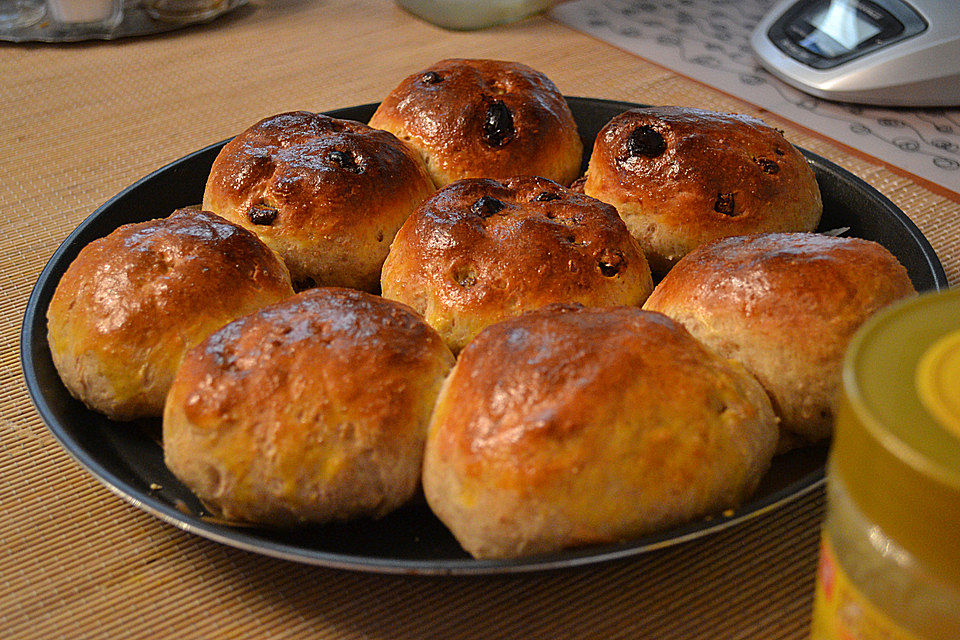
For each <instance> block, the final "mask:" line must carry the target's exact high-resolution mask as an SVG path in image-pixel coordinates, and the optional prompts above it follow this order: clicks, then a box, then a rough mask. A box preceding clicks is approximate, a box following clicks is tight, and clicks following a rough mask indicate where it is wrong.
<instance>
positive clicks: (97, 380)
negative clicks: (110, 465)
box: [47, 209, 293, 420]
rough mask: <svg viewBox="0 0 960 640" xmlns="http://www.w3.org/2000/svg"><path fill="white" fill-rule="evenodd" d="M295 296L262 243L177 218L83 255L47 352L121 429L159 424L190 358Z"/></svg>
mask: <svg viewBox="0 0 960 640" xmlns="http://www.w3.org/2000/svg"><path fill="white" fill-rule="evenodd" d="M290 295H293V289H292V288H291V286H290V275H289V273H288V272H287V269H286V267H285V266H284V265H283V262H282V261H281V260H280V259H279V258H278V257H277V256H276V255H275V254H274V253H273V252H272V251H271V250H270V249H269V248H267V247H266V246H265V245H264V244H263V243H262V242H260V241H259V240H258V239H257V237H256V236H255V235H253V234H252V233H250V232H248V231H246V230H244V229H242V228H240V227H238V226H236V225H234V224H231V223H229V222H227V221H226V220H223V219H221V218H218V217H217V216H215V215H213V214H210V213H207V212H202V211H193V210H189V209H180V210H178V211H175V212H174V213H173V214H172V215H171V216H170V217H168V218H164V219H160V220H150V221H148V222H141V223H138V224H128V225H124V226H122V227H120V228H119V229H117V230H116V231H114V232H113V233H111V234H110V235H108V236H106V237H105V238H101V239H99V240H95V241H94V242H91V243H90V244H89V245H87V246H86V247H84V248H83V249H82V250H81V251H80V254H79V255H78V256H77V257H76V259H75V260H74V261H73V262H72V263H71V264H70V266H69V267H68V268H67V270H66V272H65V273H64V274H63V277H62V278H61V279H60V282H59V284H58V285H57V289H56V291H55V292H54V294H53V298H52V299H51V301H50V307H49V308H48V309H47V326H48V340H49V343H50V353H51V355H52V356H53V363H54V364H55V365H56V367H57V371H58V372H59V373H60V377H61V378H62V379H63V382H64V384H65V385H66V387H67V389H69V391H70V393H71V394H72V395H73V396H74V397H76V398H78V399H80V400H82V401H83V402H84V403H86V404H87V405H88V406H89V407H90V408H92V409H95V410H97V411H100V412H102V413H105V414H107V415H108V416H110V417H111V418H113V419H116V420H127V419H132V418H138V417H144V416H159V415H160V414H161V413H162V412H163V401H164V398H165V397H166V395H167V389H169V387H170V382H171V381H172V380H173V375H174V373H175V372H176V370H177V367H178V366H179V365H180V360H181V358H182V357H183V354H184V353H185V352H186V351H187V349H189V348H190V347H192V346H194V345H195V344H197V343H198V342H200V341H201V340H203V339H204V338H206V337H207V336H208V335H209V334H210V333H212V332H213V331H214V330H216V329H218V328H220V327H221V326H223V325H224V324H226V323H227V322H230V321H231V320H234V319H235V318H238V317H240V316H242V315H246V314H247V313H250V312H251V311H254V310H256V309H259V308H260V307H263V306H265V305H267V304H271V303H273V302H277V301H279V300H282V299H283V298H286V297H287V296H290Z"/></svg>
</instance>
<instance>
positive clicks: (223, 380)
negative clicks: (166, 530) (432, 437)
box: [163, 288, 453, 526]
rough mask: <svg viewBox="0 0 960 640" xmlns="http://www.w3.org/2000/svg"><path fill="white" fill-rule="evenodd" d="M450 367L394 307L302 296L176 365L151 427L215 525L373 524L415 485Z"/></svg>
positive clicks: (362, 298)
mask: <svg viewBox="0 0 960 640" xmlns="http://www.w3.org/2000/svg"><path fill="white" fill-rule="evenodd" d="M451 366H453V354H451V353H450V351H449V349H447V347H446V346H445V345H444V344H443V341H442V340H441V339H440V336H438V335H437V333H436V331H434V330H433V329H431V328H430V327H429V326H427V325H426V323H424V322H423V319H421V318H420V317H419V316H418V315H417V314H416V313H414V312H413V310H411V309H409V308H408V307H406V306H404V305H401V304H398V303H396V302H393V301H390V300H384V299H383V298H380V297H378V296H374V295H371V294H369V293H364V292H362V291H356V290H353V289H341V288H317V289H311V290H309V291H305V292H303V293H301V294H298V295H296V296H294V297H292V298H289V299H287V300H285V301H283V302H280V303H278V304H275V305H271V306H269V307H266V308H264V309H262V310H261V311H259V312H257V313H254V314H251V315H249V316H246V317H244V318H241V319H239V320H237V321H236V322H233V323H231V324H229V325H227V326H225V327H224V328H223V329H221V330H220V331H217V332H216V333H214V334H213V335H211V336H210V337H209V338H208V339H207V340H205V341H204V342H203V343H201V344H200V345H199V346H197V347H196V348H195V349H193V350H191V351H190V352H189V353H188V354H187V356H186V358H184V362H183V366H182V367H181V368H180V371H179V372H178V373H177V377H176V379H175V380H174V382H173V386H172V387H171V389H170V395H169V396H168V398H167V404H166V409H165V411H164V415H163V444H164V456H165V460H166V464H167V466H168V467H169V468H170V470H171V471H172V472H173V473H174V474H175V475H176V476H177V477H178V478H179V479H180V480H181V481H182V482H183V483H184V484H185V485H186V486H187V487H189V488H190V489H191V490H192V491H193V492H194V493H195V494H196V495H197V496H198V497H199V498H200V499H201V500H202V501H203V502H204V504H205V505H206V506H207V507H208V508H210V509H211V510H212V511H213V512H214V513H215V514H217V515H218V516H220V517H223V518H226V519H228V520H236V521H242V522H253V523H259V524H269V525H275V526H292V525H297V524H301V523H322V522H328V521H331V520H346V519H350V518H356V517H361V516H369V517H378V516H382V515H384V514H386V513H388V512H389V511H391V510H393V509H395V508H397V507H399V506H400V505H402V504H403V503H405V502H406V501H407V500H408V499H410V497H411V496H413V495H414V494H415V492H416V490H417V488H418V487H419V485H420V469H421V461H422V459H423V448H424V441H425V440H426V435H427V424H428V422H429V419H430V413H431V411H432V409H433V404H434V401H435V399H436V396H437V393H438V392H439V389H440V385H441V383H442V382H443V379H444V377H445V376H446V375H447V373H448V372H449V370H450V368H451Z"/></svg>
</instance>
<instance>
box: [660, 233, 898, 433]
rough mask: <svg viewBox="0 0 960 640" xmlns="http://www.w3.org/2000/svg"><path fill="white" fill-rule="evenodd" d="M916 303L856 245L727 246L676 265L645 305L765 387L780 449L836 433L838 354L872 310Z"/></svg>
mask: <svg viewBox="0 0 960 640" xmlns="http://www.w3.org/2000/svg"><path fill="white" fill-rule="evenodd" d="M911 295H914V288H913V285H912V284H911V283H910V278H909V277H908V276H907V272H906V270H905V269H904V268H903V267H902V266H901V265H900V263H899V262H897V259H896V258H895V257H894V256H893V255H892V254H891V253H890V252H889V251H887V250H886V249H885V248H883V247H882V246H880V245H879V244H877V243H875V242H870V241H868V240H861V239H858V238H835V237H831V236H824V235H819V234H813V233H786V234H781V233H776V234H763V235H756V236H747V237H740V238H726V239H721V240H717V241H715V242H713V243H710V244H707V245H705V246H703V247H700V248H699V249H697V250H695V251H693V252H691V253H690V254H688V255H687V256H686V257H685V258H683V259H682V260H680V262H678V263H677V265H676V266H675V267H674V268H673V269H672V270H671V271H670V273H668V274H667V276H666V277H665V278H664V279H663V280H662V281H661V282H660V283H659V284H658V285H657V288H656V290H655V291H654V292H653V295H651V296H650V299H649V300H647V302H646V304H645V305H644V308H645V309H649V310H652V311H660V312H662V313H665V314H667V315H668V316H670V317H672V318H674V319H675V320H677V321H678V322H680V323H681V324H683V325H684V326H685V327H686V328H687V329H688V330H689V331H690V333H692V334H693V335H694V336H695V337H697V338H699V339H700V340H701V341H702V342H703V343H704V344H706V345H707V346H708V347H710V348H712V349H714V350H715V351H717V352H718V353H719V354H721V355H722V356H724V357H727V358H732V359H735V360H737V361H739V362H741V363H742V364H743V365H744V366H745V367H746V368H747V369H748V370H749V371H750V372H751V373H753V374H754V375H755V376H756V377H757V379H758V380H759V381H760V383H761V384H763V386H764V387H765V388H766V390H767V392H768V393H769V394H770V397H771V399H772V400H773V406H774V408H775V410H776V412H777V414H778V415H779V417H780V425H781V428H782V430H783V432H784V433H783V442H782V444H781V449H784V450H785V449H788V448H790V447H791V446H795V445H797V444H801V443H803V442H805V441H816V440H822V439H824V438H826V437H828V436H829V435H830V434H831V433H832V425H833V403H834V401H835V399H836V396H837V393H838V391H839V385H840V370H841V364H842V360H843V355H844V352H845V351H846V348H847V344H848V343H849V341H850V339H851V337H852V336H853V334H854V332H855V331H856V330H857V329H858V328H859V327H860V325H861V324H863V322H864V321H865V320H866V319H867V318H868V317H869V316H870V315H871V314H873V313H875V312H876V311H877V310H878V309H880V308H882V307H884V306H886V305H888V304H890V303H891V302H894V301H895V300H898V299H900V298H904V297H906V296H911Z"/></svg>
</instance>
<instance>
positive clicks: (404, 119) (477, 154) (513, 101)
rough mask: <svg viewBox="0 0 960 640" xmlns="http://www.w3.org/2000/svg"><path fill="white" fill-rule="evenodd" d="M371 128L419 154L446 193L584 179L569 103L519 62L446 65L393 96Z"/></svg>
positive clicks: (401, 87) (434, 68) (410, 82)
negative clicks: (455, 186) (466, 187)
mask: <svg viewBox="0 0 960 640" xmlns="http://www.w3.org/2000/svg"><path fill="white" fill-rule="evenodd" d="M370 126H372V127H376V128H378V129H385V130H387V131H389V132H391V133H393V134H394V135H396V136H397V137H398V138H400V139H401V140H404V141H406V142H407V143H408V144H410V145H411V146H412V147H413V148H414V149H416V150H417V151H418V153H419V154H420V155H421V157H422V158H423V160H424V162H425V163H426V165H427V168H428V169H429V170H430V175H431V177H432V178H433V181H434V183H435V184H436V185H437V186H438V187H442V186H445V185H447V184H450V183H451V182H453V181H455V180H459V179H461V178H509V177H511V176H517V175H537V176H543V177H545V178H548V179H550V180H554V181H556V182H559V183H561V184H563V185H569V184H570V183H571V182H572V181H573V180H574V179H575V178H576V177H577V176H578V175H579V174H580V162H581V156H582V154H583V143H582V142H581V141H580V136H579V135H578V134H577V125H576V123H575V122H574V120H573V114H572V113H571V112H570V107H569V106H568V105H567V101H566V100H565V99H564V97H563V95H562V94H561V93H560V91H559V90H558V89H557V87H556V86H555V85H554V84H553V83H552V82H551V81H550V80H549V78H547V77H546V76H545V75H543V74H542V73H540V72H539V71H535V70H534V69H531V68H530V67H528V66H526V65H523V64H519V63H516V62H502V61H499V60H463V59H452V60H443V61H441V62H438V63H436V64H435V65H433V66H432V67H430V68H428V69H425V70H423V71H420V72H418V73H415V74H413V75H412V76H410V77H408V78H406V79H405V80H403V82H401V83H400V85H399V86H397V87H396V88H395V89H394V90H393V91H392V92H390V94H389V95H388V96H387V97H386V98H385V99H384V101H383V102H382V103H381V104H380V106H379V108H378V109H377V111H376V113H374V115H373V117H372V118H371V119H370Z"/></svg>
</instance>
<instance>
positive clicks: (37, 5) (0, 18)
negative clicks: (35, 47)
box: [0, 0, 46, 30]
mask: <svg viewBox="0 0 960 640" xmlns="http://www.w3.org/2000/svg"><path fill="white" fill-rule="evenodd" d="M45 10H46V9H45V7H44V5H43V0H0V30H7V29H19V28H21V27H29V26H30V25H32V24H36V23H37V22H40V18H42V17H43V14H44V12H45Z"/></svg>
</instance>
